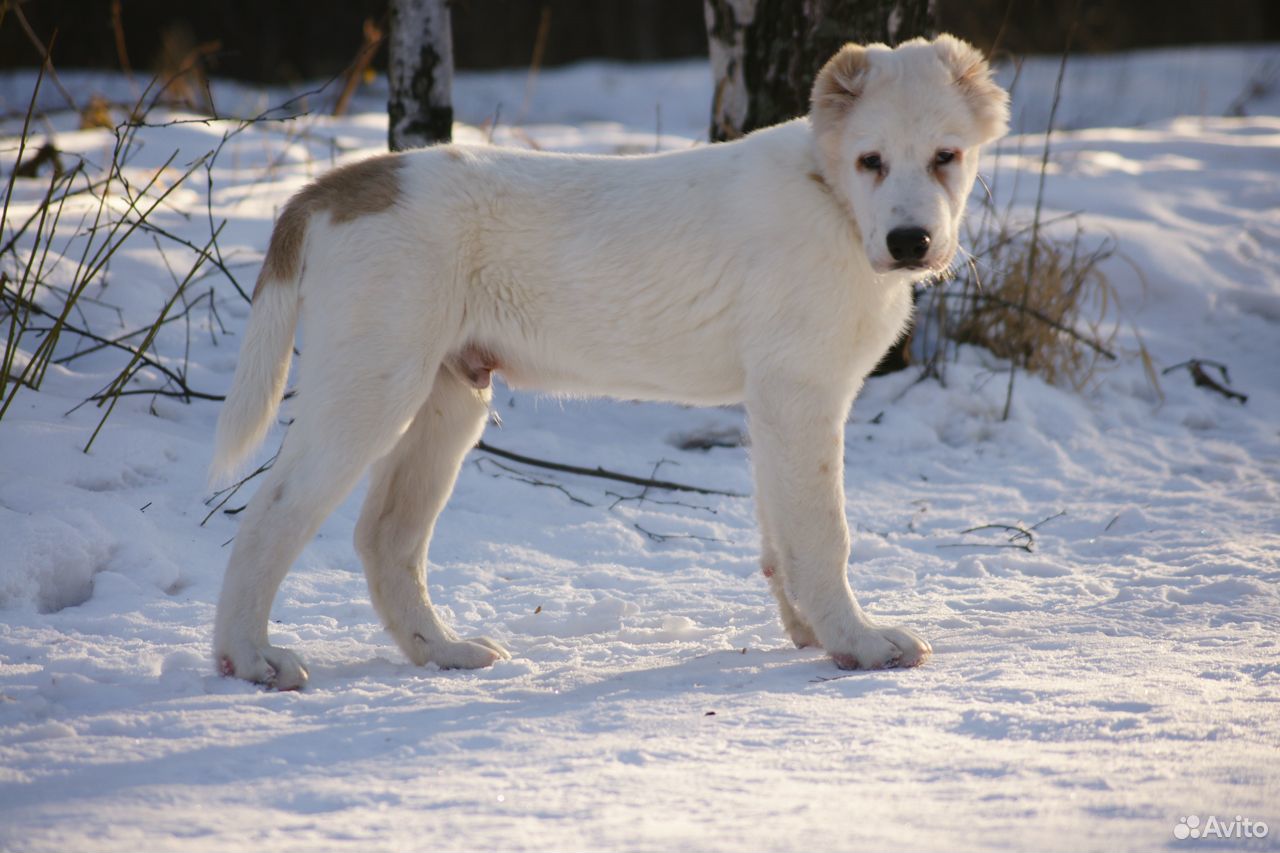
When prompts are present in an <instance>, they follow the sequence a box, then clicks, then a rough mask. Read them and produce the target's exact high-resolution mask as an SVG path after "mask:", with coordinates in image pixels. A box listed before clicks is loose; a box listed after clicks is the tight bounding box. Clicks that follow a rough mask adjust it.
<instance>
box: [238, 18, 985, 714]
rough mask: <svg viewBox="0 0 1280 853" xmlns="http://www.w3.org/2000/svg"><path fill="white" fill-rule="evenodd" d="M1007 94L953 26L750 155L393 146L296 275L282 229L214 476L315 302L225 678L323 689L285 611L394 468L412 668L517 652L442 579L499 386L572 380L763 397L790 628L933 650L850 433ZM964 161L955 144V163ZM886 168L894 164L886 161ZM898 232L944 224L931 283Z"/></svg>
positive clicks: (378, 588)
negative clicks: (468, 630)
mask: <svg viewBox="0 0 1280 853" xmlns="http://www.w3.org/2000/svg"><path fill="white" fill-rule="evenodd" d="M1006 101H1007V96H1006V95H1005V93H1004V92H1003V91H1002V90H1000V89H999V88H998V87H996V86H995V85H994V84H993V83H992V82H991V81H990V73H989V70H988V68H987V65H986V63H985V62H984V61H983V60H982V58H981V56H980V55H979V54H978V53H977V52H976V51H974V50H973V49H972V48H971V47H969V46H968V45H966V44H964V43H963V42H960V41H958V40H956V39H954V38H951V37H949V36H944V37H941V38H939V39H937V40H935V41H932V42H926V41H923V40H916V41H913V42H909V43H907V44H905V45H902V46H900V47H898V48H896V49H893V50H890V49H889V48H886V47H884V46H882V45H874V46H870V47H866V48H863V47H859V46H854V45H849V46H847V47H846V48H845V49H844V50H842V51H841V52H840V53H839V54H837V56H836V57H835V58H833V59H832V61H831V63H829V64H828V66H827V67H826V68H825V69H824V71H823V72H822V74H821V75H820V76H819V79H818V84H817V85H816V86H815V92H814V106H813V111H812V113H811V115H810V117H808V118H801V119H797V120H795V121H792V122H788V123H786V124H782V125H778V126H776V127H771V128H768V129H765V130H761V131H758V132H755V133H752V134H750V135H749V136H747V137H745V138H744V139H742V140H739V141H737V142H732V143H726V144H721V145H712V146H706V147H700V148H696V149H692V150H688V151H681V152H676V153H666V154H658V155H654V156H645V157H593V156H578V155H558V154H543V153H531V152H520V151H513V150H506V149H499V148H463V147H457V146H443V147H437V148H432V149H425V150H420V151H413V152H409V153H405V154H401V155H394V157H392V158H387V162H386V163H384V164H383V166H382V167H378V169H379V174H380V175H381V176H382V179H383V180H384V183H385V181H386V180H387V179H388V176H390V177H389V179H390V180H391V181H392V182H393V183H394V186H395V196H394V198H393V199H387V200H386V204H385V206H384V208H383V209H380V210H372V208H371V210H372V212H367V213H365V214H363V215H356V214H352V213H350V212H349V211H347V212H344V210H343V209H342V208H341V207H338V206H334V202H333V200H332V199H331V200H330V205H331V206H330V207H328V208H324V207H323V205H320V206H315V207H314V209H313V210H312V211H311V212H310V213H309V214H308V213H307V210H306V209H305V208H304V207H299V208H297V209H296V210H295V224H296V221H297V220H298V217H305V218H304V219H303V220H301V221H304V223H305V232H304V231H299V232H298V235H301V234H303V233H305V239H303V238H302V237H300V236H299V237H298V239H297V240H296V241H295V242H297V243H298V245H297V246H296V247H295V248H296V250H297V253H298V257H297V262H296V263H294V264H292V266H291V265H290V263H289V260H290V258H289V257H288V256H287V252H288V251H289V247H288V246H287V245H285V244H287V243H288V235H287V234H283V230H284V228H285V226H284V224H283V222H284V216H282V224H281V225H278V226H277V233H276V236H275V237H273V243H272V248H271V252H272V253H277V254H278V255H279V256H278V257H276V258H275V259H274V260H273V258H272V256H271V254H270V253H269V255H268V261H267V264H266V265H265V266H264V272H263V276H262V278H261V280H260V283H259V290H258V292H257V294H256V296H255V299H254V311H253V315H252V318H251V320H250V323H249V329H248V333H247V336H246V340H245V343H244V346H243V350H242V352H241V357H240V364H239V367H238V368H237V372H236V378H235V381H234V385H233V388H232V391H231V394H230V396H229V397H228V400H227V403H226V406H225V408H224V410H223V413H222V417H221V419H220V421H219V423H218V439H217V451H216V456H215V461H214V466H213V470H214V472H215V474H216V475H227V474H229V473H230V472H231V471H233V470H234V469H235V467H236V466H237V465H238V464H240V463H241V462H242V461H243V459H244V458H245V457H246V456H247V454H248V453H249V452H250V451H251V450H252V448H253V446H254V445H255V444H256V443H257V442H258V441H259V440H260V439H261V437H262V435H263V433H264V431H265V429H266V427H267V426H268V424H269V423H270V421H271V419H272V417H273V415H274V411H275V408H276V404H277V401H278V399H279V396H280V391H281V390H282V387H283V383H284V377H285V375H286V373H287V370H288V363H289V358H290V354H291V348H292V345H293V334H294V329H295V325H296V323H297V321H298V319H299V316H300V317H301V320H302V322H303V325H304V328H305V330H306V341H305V346H304V348H303V349H304V355H303V356H302V367H301V370H300V376H299V380H298V383H299V384H298V396H297V401H296V419H295V422H294V424H293V426H292V428H291V429H290V430H289V433H288V436H287V439H286V441H285V443H284V447H283V449H282V451H281V453H280V457H279V459H278V460H277V462H276V464H275V466H274V467H273V468H272V469H271V470H270V472H269V473H268V474H267V476H266V479H265V481H264V482H263V484H262V486H261V487H260V489H259V490H258V493H257V494H256V495H255V496H254V498H253V500H252V501H251V502H250V504H249V507H248V509H247V510H246V512H245V514H244V518H243V521H242V522H241V528H240V533H239V535H238V536H237V537H236V542H235V548H234V551H233V553H232V555H231V560H230V564H229V566H228V567H227V574H226V579H225V582H224V586H223V590H222V597H221V600H220V601H219V604H218V614H217V624H216V628H215V638H214V653H215V658H216V660H217V661H218V662H219V665H220V667H221V669H222V671H223V672H224V673H226V674H233V673H234V674H235V675H237V676H240V677H242V678H247V679H250V680H253V681H258V682H263V683H267V684H271V685H274V686H276V687H278V688H281V689H288V688H297V687H300V686H302V685H303V684H304V683H305V682H306V679H307V671H306V669H305V667H304V666H303V664H302V662H301V661H300V660H299V659H298V658H297V657H296V656H295V655H294V654H292V653H291V652H289V651H288V650H285V649H282V648H277V647H274V646H272V645H270V644H269V642H268V638H267V621H268V614H269V610H270V607H271V602H272V599H273V598H274V596H275V593H276V590H277V589H278V587H279V584H280V582H281V580H282V579H283V577H284V575H285V573H286V572H287V570H288V568H289V566H290V564H291V563H292V562H293V561H294V559H295V558H296V557H297V555H298V553H299V551H300V550H301V549H302V547H303V545H304V544H305V543H306V542H307V540H308V539H309V538H310V537H311V536H312V535H313V534H314V532H315V530H316V528H317V527H318V526H319V524H320V522H321V521H322V520H323V519H324V518H325V516H326V515H327V514H328V513H329V512H331V511H332V509H333V508H334V507H335V506H336V504H337V503H338V502H339V501H340V500H341V499H342V498H343V496H344V495H346V493H347V492H348V490H349V489H350V488H351V487H352V485H353V484H354V483H355V482H356V480H357V479H358V478H359V477H360V475H361V474H362V472H363V471H364V470H365V469H366V467H368V466H369V465H370V463H372V462H374V461H375V460H380V461H377V462H376V464H375V465H374V470H373V475H372V481H371V485H370V488H369V495H368V498H367V500H366V502H365V506H364V509H363V511H362V514H361V518H360V521H359V523H358V525H357V527H356V549H357V551H358V552H359V554H360V556H361V558H362V559H363V561H364V566H365V571H366V574H367V576H368V581H369V589H370V594H371V597H372V600H373V604H374V606H375V607H376V609H377V610H378V612H379V614H380V615H381V617H382V619H383V621H384V622H385V624H386V627H387V629H388V631H389V632H390V633H391V635H392V636H393V637H394V638H395V640H396V642H397V643H398V644H399V646H400V648H401V649H403V650H404V652H405V654H406V655H408V657H409V658H410V659H411V660H413V661H414V662H415V663H418V664H424V663H426V662H428V661H435V662H436V663H437V664H439V665H440V666H443V667H478V666H485V665H488V664H490V663H492V662H494V661H495V660H497V659H499V658H504V657H507V656H508V655H507V653H506V651H504V650H503V649H502V647H501V646H499V645H498V644H497V643H495V642H493V641H492V640H489V639H487V638H477V639H474V640H463V639H460V638H459V637H458V636H457V635H455V634H454V633H453V632H452V631H451V630H450V629H449V628H448V627H447V626H445V625H444V624H443V623H442V622H441V621H440V620H439V618H438V617H437V615H436V613H435V611H434V609H433V608H432V605H431V602H430V599H429V597H428V594H427V582H426V557H427V545H428V542H429V540H430V538H431V532H432V529H433V527H434V524H435V520H436V518H437V516H438V514H439V512H440V510H441V508H442V507H443V506H444V503H445V501H446V500H447V498H448V496H449V493H450V491H451V490H452V488H453V483H454V480H455V478H456V476H457V472H458V468H459V465H460V464H461V461H462V459H463V457H464V455H465V454H466V453H467V451H468V449H469V448H471V447H472V446H473V445H474V444H475V442H476V440H477V439H478V437H479V435H480V433H481V431H482V428H483V425H484V422H485V418H486V414H487V410H488V405H489V397H490V391H489V389H488V372H489V371H490V370H497V371H500V372H501V373H502V374H503V375H504V376H505V378H506V380H507V381H508V383H509V384H511V385H513V386H516V387H530V388H536V389H540V390H544V391H548V392H553V393H566V394H592V395H594V394H600V395H610V396H615V397H626V398H633V399H644V400H667V401H676V402H680V403H687V404H698V405H720V404H727V403H739V402H741V403H745V406H746V410H747V413H748V417H749V424H750V429H751V439H752V443H751V455H752V461H753V463H754V467H755V475H756V481H757V493H758V494H757V503H758V507H759V521H760V530H761V540H762V552H763V555H762V565H763V567H764V571H765V575H766V576H767V577H768V578H769V585H770V587H771V589H772V591H773V593H774V595H775V596H776V598H777V601H778V605H779V607H780V608H781V614H782V621H783V624H784V625H785V627H786V629H787V631H788V632H789V634H790V636H791V637H792V639H793V640H794V641H795V642H796V643H797V644H798V645H801V646H804V645H821V646H822V647H823V648H824V649H826V650H827V652H828V653H830V655H831V656H832V657H833V658H834V660H835V661H836V663H837V664H838V665H839V666H841V667H844V668H853V667H861V668H872V667H882V666H893V665H914V664H917V663H919V662H920V661H922V660H923V659H924V658H925V657H926V656H927V655H928V654H929V653H930V647H929V645H928V643H926V642H925V641H924V640H922V639H921V638H919V637H917V636H916V635H915V634H914V633H912V632H910V631H907V630H905V629H902V628H893V627H887V626H883V625H880V624H878V623H876V622H874V621H872V620H871V619H870V618H868V617H867V616H866V615H865V614H864V613H863V611H862V609H861V608H860V607H859V606H858V603H857V602H856V600H855V599H854V595H853V592H852V590H851V589H850V587H849V583H848V580H847V577H846V565H847V561H848V557H849V531H848V526H847V524H846V521H845V513H844V464H843V434H844V423H845V419H846V417H847V414H848V410H849V407H850V404H851V403H852V401H853V398H854V396H855V395H856V394H857V392H858V390H859V388H860V386H861V384H862V381H863V379H864V378H865V376H866V375H867V373H868V372H869V371H870V370H871V369H872V367H874V365H875V364H876V361H877V360H878V359H879V358H880V356H881V355H882V354H883V353H884V352H885V350H886V349H887V348H888V347H889V346H890V344H892V343H893V341H894V340H895V339H896V338H897V337H898V336H899V334H900V333H901V332H902V330H903V328H904V327H905V325H906V323H907V322H908V317H909V314H910V310H911V284H912V282H914V281H918V280H921V279H923V278H926V277H928V276H931V275H934V274H937V273H938V272H939V271H941V270H943V269H945V268H946V267H947V266H948V265H949V264H950V263H951V261H952V258H953V255H954V253H955V251H956V247H957V229H958V223H959V221H960V218H961V215H962V213H963V210H964V205H965V200H966V197H967V196H968V194H969V192H970V190H971V188H972V185H973V182H974V178H975V175H976V169H977V161H978V156H977V155H978V147H979V146H980V145H982V144H984V143H987V142H990V141H991V140H993V139H994V138H996V137H998V136H999V135H1001V134H1002V133H1003V132H1004V130H1005V126H1006V123H1007V105H1006ZM942 149H945V150H948V151H954V152H956V153H957V156H956V157H955V159H954V160H953V161H952V162H951V163H949V164H946V165H945V166H944V165H936V154H937V152H938V151H939V150H942ZM868 153H876V154H878V155H879V156H880V163H881V168H880V169H878V170H870V169H868V168H866V167H865V162H866V161H864V160H862V158H864V155H866V154H868ZM350 177H351V176H350V175H348V178H350ZM325 180H326V179H321V182H320V184H318V185H316V186H318V187H321V190H322V189H323V187H322V186H321V185H322V184H323V182H324V181H325ZM321 190H309V191H304V194H302V195H300V196H299V197H298V198H300V199H301V198H304V196H306V193H307V192H313V193H316V192H320V191H321ZM374 207H376V205H375V206H374ZM288 214H289V211H288V210H286V215H288ZM903 226H915V227H921V228H924V229H926V230H927V231H928V232H930V233H931V235H932V238H933V239H932V242H931V244H930V247H929V251H928V254H927V255H926V256H925V257H924V258H923V259H922V261H921V265H919V266H916V267H914V268H908V269H903V268H895V267H894V264H895V262H894V260H893V258H892V257H891V256H890V254H889V251H888V249H887V248H886V235H887V234H888V233H889V232H890V231H891V230H893V229H895V228H899V227H903ZM295 236H296V235H295ZM277 242H279V243H280V244H281V245H280V246H277V245H276V244H277ZM282 257H283V260H282Z"/></svg>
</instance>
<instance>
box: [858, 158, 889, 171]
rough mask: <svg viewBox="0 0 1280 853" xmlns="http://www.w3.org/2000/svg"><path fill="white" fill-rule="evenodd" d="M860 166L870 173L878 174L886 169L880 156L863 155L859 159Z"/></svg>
mask: <svg viewBox="0 0 1280 853" xmlns="http://www.w3.org/2000/svg"><path fill="white" fill-rule="evenodd" d="M858 165H859V166H861V167H862V168H864V169H866V170H867V171H868V172H878V171H880V170H881V169H883V168H884V162H883V161H882V160H881V159H880V155H879V154H863V155H862V156H861V157H859V158H858Z"/></svg>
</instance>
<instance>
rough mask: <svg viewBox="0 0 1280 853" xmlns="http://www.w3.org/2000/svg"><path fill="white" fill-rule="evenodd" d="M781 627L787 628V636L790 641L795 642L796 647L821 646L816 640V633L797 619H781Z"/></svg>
mask: <svg viewBox="0 0 1280 853" xmlns="http://www.w3.org/2000/svg"><path fill="white" fill-rule="evenodd" d="M782 627H784V628H786V629H787V636H788V637H790V638H791V642H793V643H795V644H796V648H797V649H807V648H814V647H818V646H821V645H822V644H821V643H819V642H818V635H817V634H815V633H814V632H813V628H812V627H810V626H809V625H808V624H806V623H804V622H801V621H800V620H798V619H795V620H791V621H787V620H785V619H784V620H783V622H782Z"/></svg>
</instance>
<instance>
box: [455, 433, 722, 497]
mask: <svg viewBox="0 0 1280 853" xmlns="http://www.w3.org/2000/svg"><path fill="white" fill-rule="evenodd" d="M476 450H479V451H480V452H482V453H489V454H492V455H494V456H501V457H502V458H504V459H510V460H511V461H512V462H520V463H523V464H525V465H533V466H535V467H538V468H546V469H547V470H549V471H563V472H564V473H566V474H578V475H580V476H583V477H596V478H598V479H602V480H616V481H618V482H620V483H630V484H631V485H633V486H648V487H651V488H655V489H665V490H666V491H669V492H694V493H696V494H699V495H720V496H721V497H726V498H745V497H746V495H744V494H742V493H741V492H727V491H723V490H721V489H708V488H704V487H702V486H690V485H687V484H685V483H675V482H672V481H670V480H656V479H654V478H652V477H636V476H633V475H631V474H622V473H619V472H617V471H609V470H607V469H605V468H601V467H598V466H597V467H595V468H584V467H582V466H580V465H570V464H568V463H565V462H553V461H551V460H548V459H539V458H537V457H535V456H525V455H524V454H522V453H513V452H511V451H510V450H503V449H502V448H500V447H494V446H493V445H492V444H489V443H488V442H485V441H481V442H479V443H478V444H476Z"/></svg>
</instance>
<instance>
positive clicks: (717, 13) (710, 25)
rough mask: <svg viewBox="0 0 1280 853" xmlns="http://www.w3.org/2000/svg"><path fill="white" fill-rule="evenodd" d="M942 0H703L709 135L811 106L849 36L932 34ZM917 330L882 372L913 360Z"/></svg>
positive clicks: (740, 131) (738, 131)
mask: <svg viewBox="0 0 1280 853" xmlns="http://www.w3.org/2000/svg"><path fill="white" fill-rule="evenodd" d="M935 6H936V0H703V9H704V12H705V14H706V20H707V41H708V43H709V44H710V48H711V66H712V72H713V73H714V75H715V94H714V96H713V99H712V104H711V131H710V136H711V141H712V142H724V141H726V140H730V139H737V138H738V137H740V136H744V135H746V134H748V133H750V132H751V131H753V130H755V129H757V128H761V127H768V126H769V125H771V124H777V123H778V122H782V121H788V120H790V119H793V118H795V117H796V116H801V115H804V114H805V113H807V112H809V91H810V90H811V89H812V88H813V78H814V77H815V76H816V75H817V73H818V71H819V69H821V68H822V65H823V63H825V62H826V61H827V60H828V59H830V58H831V55H832V54H834V53H835V52H836V51H837V50H839V49H840V47H841V46H842V45H844V44H845V43H846V42H851V41H853V42H860V43H863V44H866V43H869V42H884V43H885V44H889V45H895V44H898V43H899V42H902V41H906V40H907V39H912V38H915V37H916V36H926V37H927V36H932V35H933V24H934V20H935ZM910 345H911V333H910V332H908V333H907V334H906V335H904V336H903V338H902V340H901V341H899V342H898V343H897V344H895V345H894V347H893V348H892V349H890V350H889V352H888V353H887V354H886V355H885V357H884V359H882V360H881V362H880V365H879V366H878V367H877V368H876V373H888V372H891V371H894V370H901V369H902V368H904V367H906V366H907V364H908V363H909V357H910Z"/></svg>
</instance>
